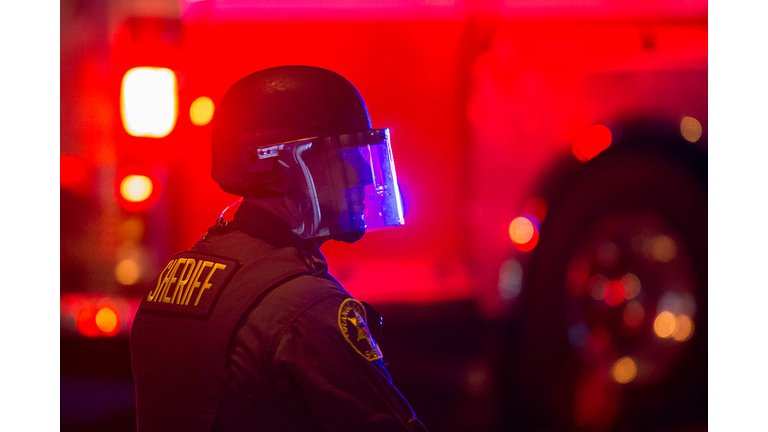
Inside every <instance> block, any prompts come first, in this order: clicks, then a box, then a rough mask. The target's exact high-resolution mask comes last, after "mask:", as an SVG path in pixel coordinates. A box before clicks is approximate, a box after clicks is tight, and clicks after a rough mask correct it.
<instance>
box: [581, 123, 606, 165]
mask: <svg viewBox="0 0 768 432" xmlns="http://www.w3.org/2000/svg"><path fill="white" fill-rule="evenodd" d="M612 140H613V136H612V135H611V130H610V129H608V128H607V127H606V126H603V125H599V124H598V125H593V126H590V127H589V129H587V130H586V131H585V132H584V133H583V134H582V135H581V136H579V137H578V138H577V139H576V140H575V141H574V142H573V146H572V147H571V150H572V151H573V154H574V156H576V158H577V159H578V160H580V161H582V162H586V161H588V160H590V159H592V158H593V157H595V156H597V155H598V154H600V152H602V151H603V150H605V149H607V148H608V147H609V146H610V145H611V141H612Z"/></svg>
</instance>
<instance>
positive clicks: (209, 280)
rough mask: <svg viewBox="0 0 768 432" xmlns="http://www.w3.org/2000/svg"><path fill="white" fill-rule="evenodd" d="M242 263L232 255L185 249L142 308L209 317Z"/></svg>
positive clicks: (155, 284)
mask: <svg viewBox="0 0 768 432" xmlns="http://www.w3.org/2000/svg"><path fill="white" fill-rule="evenodd" d="M239 267H240V263H239V262H238V261H237V260H234V259H232V258H225V257H219V256H214V255H208V254H203V253H200V252H190V251H187V252H182V253H180V254H177V255H174V256H173V258H172V259H171V261H170V262H169V263H168V265H166V266H165V269H163V271H161V272H160V274H159V275H158V276H157V277H156V278H155V280H154V281H152V284H151V286H150V290H149V292H148V293H147V294H146V295H145V296H144V299H143V300H142V301H141V306H140V309H143V310H151V311H158V312H169V313H171V314H173V315H176V314H179V315H185V316H190V315H191V316H197V317H206V316H208V314H210V312H211V310H212V309H213V305H214V304H215V303H216V300H218V298H219V296H220V294H221V291H222V290H223V289H224V287H225V286H226V285H227V283H229V280H230V279H231V278H232V275H233V274H234V273H235V271H236V270H237V269H238V268H239Z"/></svg>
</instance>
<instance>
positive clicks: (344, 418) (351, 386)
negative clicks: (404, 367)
mask: <svg viewBox="0 0 768 432" xmlns="http://www.w3.org/2000/svg"><path fill="white" fill-rule="evenodd" d="M345 300H348V298H345V297H343V296H341V295H338V296H337V295H334V296H331V297H329V298H326V299H324V300H322V301H320V302H319V303H316V304H314V305H313V306H311V307H310V308H308V309H307V310H305V311H304V312H303V313H302V314H301V315H299V316H298V317H297V318H296V319H295V320H294V321H293V322H292V323H291V324H290V325H289V326H288V327H287V328H286V330H285V332H284V333H283V334H282V335H281V337H280V339H279V342H278V344H277V346H276V349H275V356H274V367H275V370H276V371H277V372H278V373H279V374H284V375H287V376H290V378H291V379H292V380H293V381H294V382H295V383H296V384H297V385H298V386H299V387H300V388H301V391H302V393H303V395H304V397H305V399H306V401H307V404H308V405H309V407H310V409H311V410H312V414H313V416H314V417H315V420H316V421H317V423H318V424H319V425H320V426H321V427H322V428H323V429H324V430H328V431H340V430H344V431H426V428H425V427H424V425H423V424H422V423H421V422H420V421H419V420H418V419H416V416H415V414H414V413H413V410H412V409H411V406H410V405H409V404H408V402H407V401H406V399H405V398H404V397H403V395H402V394H400V392H399V391H398V390H397V388H396V387H395V386H394V385H393V383H392V379H391V377H390V375H389V372H388V371H387V369H386V367H385V366H384V362H383V360H382V359H381V358H375V357H379V356H378V355H370V352H369V353H368V357H369V358H366V353H365V350H360V349H359V346H358V348H356V347H355V344H354V343H353V342H355V343H356V342H357V341H358V340H363V339H364V338H365V334H361V335H360V336H359V339H358V338H357V335H358V333H357V332H358V330H359V329H360V328H363V326H364V324H362V323H359V321H358V320H359V317H357V318H353V320H354V321H353V322H354V323H355V324H357V325H358V326H357V327H355V326H351V327H350V328H349V329H348V330H349V331H348V332H347V334H348V335H349V336H348V337H347V336H345V334H344V332H343V331H342V328H341V326H340V308H341V306H342V304H343V303H344V301H345ZM349 301H352V302H354V300H351V299H350V300H349ZM345 316H347V315H345ZM341 321H343V320H341ZM350 339H351V341H350ZM374 344H375V343H374ZM379 353H380V352H379Z"/></svg>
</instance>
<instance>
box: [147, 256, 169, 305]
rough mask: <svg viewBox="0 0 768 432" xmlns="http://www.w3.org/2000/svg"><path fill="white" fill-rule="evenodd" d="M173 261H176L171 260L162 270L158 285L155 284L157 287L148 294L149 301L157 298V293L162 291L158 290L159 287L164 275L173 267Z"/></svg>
mask: <svg viewBox="0 0 768 432" xmlns="http://www.w3.org/2000/svg"><path fill="white" fill-rule="evenodd" d="M173 262H174V260H171V261H170V262H169V263H168V265H166V266H165V268H164V269H163V271H161V272H160V275H159V276H158V277H157V285H155V289H154V290H152V291H150V292H149V294H148V295H147V301H152V299H154V298H155V294H157V293H159V292H160V291H158V288H160V285H162V283H163V275H164V274H165V272H167V271H168V269H170V268H171V266H172V265H173Z"/></svg>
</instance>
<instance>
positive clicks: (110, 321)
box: [95, 306, 120, 336]
mask: <svg viewBox="0 0 768 432" xmlns="http://www.w3.org/2000/svg"><path fill="white" fill-rule="evenodd" d="M95 320H96V327H98V329H99V330H100V331H101V332H102V333H104V335H106V336H113V335H115V334H117V332H118V330H120V321H119V320H118V318H117V312H116V311H115V310H114V309H113V308H111V307H109V306H104V307H102V308H101V309H99V311H98V312H96V317H95Z"/></svg>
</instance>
